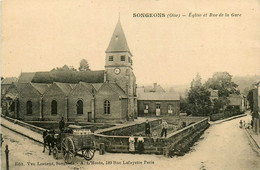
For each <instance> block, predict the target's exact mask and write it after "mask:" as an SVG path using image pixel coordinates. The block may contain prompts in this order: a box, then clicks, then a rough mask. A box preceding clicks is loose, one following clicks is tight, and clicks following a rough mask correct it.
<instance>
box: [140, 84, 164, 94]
mask: <svg viewBox="0 0 260 170" xmlns="http://www.w3.org/2000/svg"><path fill="white" fill-rule="evenodd" d="M142 88H144V92H165V90H164V89H163V88H162V87H161V86H160V85H159V84H157V83H153V86H143V87H142Z"/></svg>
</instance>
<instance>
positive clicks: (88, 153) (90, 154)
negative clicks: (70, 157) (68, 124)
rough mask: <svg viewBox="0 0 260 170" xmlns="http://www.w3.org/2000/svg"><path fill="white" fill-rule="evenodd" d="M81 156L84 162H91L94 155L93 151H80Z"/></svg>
mask: <svg viewBox="0 0 260 170" xmlns="http://www.w3.org/2000/svg"><path fill="white" fill-rule="evenodd" d="M82 154H83V156H84V158H85V159H86V160H88V161H89V160H91V159H92V158H93V157H94V155H95V149H86V150H83V151H82Z"/></svg>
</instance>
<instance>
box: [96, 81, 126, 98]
mask: <svg viewBox="0 0 260 170" xmlns="http://www.w3.org/2000/svg"><path fill="white" fill-rule="evenodd" d="M105 86H108V87H109V88H110V89H111V90H112V91H114V92H115V93H117V94H118V95H119V96H120V97H121V98H127V95H126V94H125V92H124V91H123V90H122V89H121V88H120V87H119V86H118V84H117V83H114V82H113V83H112V82H107V81H106V82H104V83H103V84H102V86H101V87H100V88H99V90H98V91H97V93H99V92H100V91H102V89H103V87H105Z"/></svg>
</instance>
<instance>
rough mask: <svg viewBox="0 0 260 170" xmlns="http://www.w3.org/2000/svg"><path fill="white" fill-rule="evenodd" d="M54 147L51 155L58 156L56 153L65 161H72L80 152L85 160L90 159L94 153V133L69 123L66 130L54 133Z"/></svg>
mask: <svg viewBox="0 0 260 170" xmlns="http://www.w3.org/2000/svg"><path fill="white" fill-rule="evenodd" d="M54 137H55V138H56V142H55V147H54V148H53V157H54V158H55V159H57V158H58V153H62V156H63V158H64V160H65V162H66V163H72V162H73V158H74V157H75V156H76V155H77V154H78V152H81V154H82V156H83V157H84V158H85V159H86V160H91V159H92V158H93V157H94V154H95V144H94V134H93V133H92V132H91V131H90V130H89V129H85V128H84V127H82V126H76V125H70V126H69V127H68V130H65V131H64V132H61V133H60V134H56V135H55V136H54Z"/></svg>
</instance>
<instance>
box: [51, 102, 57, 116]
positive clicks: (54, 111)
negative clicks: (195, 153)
mask: <svg viewBox="0 0 260 170" xmlns="http://www.w3.org/2000/svg"><path fill="white" fill-rule="evenodd" d="M57 110H58V109H57V101H56V100H53V101H52V102H51V114H52V115H57Z"/></svg>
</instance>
